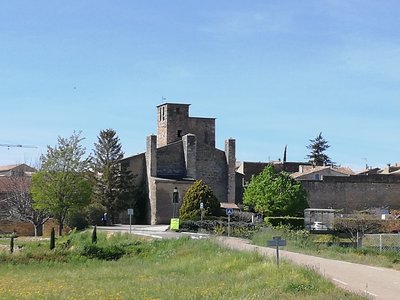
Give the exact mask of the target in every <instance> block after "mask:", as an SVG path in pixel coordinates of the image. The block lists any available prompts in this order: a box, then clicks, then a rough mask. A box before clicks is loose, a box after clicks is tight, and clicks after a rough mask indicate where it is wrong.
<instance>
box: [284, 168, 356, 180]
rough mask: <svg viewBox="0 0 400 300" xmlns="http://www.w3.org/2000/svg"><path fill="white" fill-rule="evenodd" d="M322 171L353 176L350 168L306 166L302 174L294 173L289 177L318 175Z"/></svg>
mask: <svg viewBox="0 0 400 300" xmlns="http://www.w3.org/2000/svg"><path fill="white" fill-rule="evenodd" d="M323 170H332V171H333V172H337V173H341V174H343V175H353V174H354V173H353V171H352V170H351V169H350V168H345V167H340V168H333V167H331V166H314V167H312V166H311V167H310V166H307V168H306V169H305V170H303V172H296V173H293V174H291V176H292V177H293V178H298V177H301V176H304V175H309V174H313V173H318V172H321V171H323Z"/></svg>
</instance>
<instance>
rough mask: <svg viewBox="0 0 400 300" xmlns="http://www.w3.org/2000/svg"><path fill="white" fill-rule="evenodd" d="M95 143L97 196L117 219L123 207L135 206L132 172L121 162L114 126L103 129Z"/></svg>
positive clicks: (113, 217)
mask: <svg viewBox="0 0 400 300" xmlns="http://www.w3.org/2000/svg"><path fill="white" fill-rule="evenodd" d="M94 146H95V149H94V171H95V178H96V184H95V193H94V195H95V200H97V201H98V202H100V203H101V204H103V205H104V206H105V207H106V209H107V212H108V214H109V215H110V218H111V222H112V223H115V221H117V219H118V214H119V213H120V212H121V211H122V210H123V209H125V208H128V207H133V206H134V192H135V186H134V184H133V175H132V173H131V172H130V171H129V170H128V169H127V167H126V166H125V164H121V162H120V160H121V159H122V158H123V156H124V153H123V152H122V149H121V143H120V141H119V138H118V136H117V133H116V132H115V130H113V129H106V130H101V131H100V134H99V136H98V142H97V143H95V144H94Z"/></svg>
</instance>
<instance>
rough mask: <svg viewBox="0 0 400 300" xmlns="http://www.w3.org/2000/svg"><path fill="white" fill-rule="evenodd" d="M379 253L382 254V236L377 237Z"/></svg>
mask: <svg viewBox="0 0 400 300" xmlns="http://www.w3.org/2000/svg"><path fill="white" fill-rule="evenodd" d="M379 253H382V234H380V235H379Z"/></svg>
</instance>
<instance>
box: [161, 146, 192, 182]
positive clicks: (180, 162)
mask: <svg viewBox="0 0 400 300" xmlns="http://www.w3.org/2000/svg"><path fill="white" fill-rule="evenodd" d="M157 177H164V178H179V177H180V178H182V177H186V165H185V157H184V152H183V145H182V141H179V142H175V143H173V144H169V145H168V146H165V147H161V148H158V149H157Z"/></svg>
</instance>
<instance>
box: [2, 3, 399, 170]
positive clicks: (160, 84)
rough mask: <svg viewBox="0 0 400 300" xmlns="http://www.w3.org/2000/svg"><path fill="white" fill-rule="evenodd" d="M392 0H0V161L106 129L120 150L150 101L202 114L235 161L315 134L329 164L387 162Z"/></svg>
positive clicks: (390, 156)
mask: <svg viewBox="0 0 400 300" xmlns="http://www.w3.org/2000/svg"><path fill="white" fill-rule="evenodd" d="M399 16H400V3H399V2H398V1H390V0H387V1H368V0H363V1H358V0H346V1H343V0H342V1H334V0H326V1H321V0H316V1H307V0H305V1H297V0H293V1H290V0H289V1H272V0H268V1H266V0H259V1H257V0H255V1H232V0H229V1H222V0H221V1H215V0H213V1H209V0H202V1H192V0H181V1H174V0H170V1H162V0H158V1H152V0H146V1H128V0H125V1H116V0H113V1H101V0H96V1H80V0H79V1H78V0H76V1H40V0H38V1H19V0H16V1H2V2H0V101H1V102H0V103H1V110H0V111H1V118H2V126H1V129H0V133H1V134H0V144H23V145H36V146H38V148H37V149H30V148H10V149H7V148H5V147H0V164H1V165H4V164H14V163H20V162H27V163H30V164H35V162H37V161H38V158H39V156H40V153H42V152H44V151H45V150H46V146H47V145H52V146H54V145H55V144H56V143H57V137H58V136H62V137H68V136H70V135H71V134H72V133H73V131H74V130H76V131H79V130H81V131H82V136H84V137H85V138H86V139H85V141H84V145H85V146H86V148H87V150H88V152H90V151H91V150H92V148H93V143H94V142H95V141H96V140H97V135H98V133H99V131H100V130H101V129H106V128H113V129H115V130H116V131H117V133H118V136H119V137H120V140H121V143H122V146H123V150H124V152H125V154H126V155H127V156H129V155H133V154H136V153H139V152H142V151H144V149H145V138H146V136H147V135H149V134H152V133H156V120H157V119H156V108H155V107H156V105H158V104H161V103H162V102H163V101H162V97H165V98H166V101H167V102H178V103H191V104H192V105H191V115H192V116H196V117H215V118H216V119H217V120H216V125H217V128H216V134H217V145H218V147H219V148H223V143H224V140H225V139H226V138H230V137H232V138H236V140H237V142H236V143H237V159H238V160H242V161H243V160H246V161H268V160H277V159H278V158H282V156H283V149H284V147H285V145H286V144H287V145H288V146H287V147H288V152H287V158H288V160H290V161H303V160H304V159H305V157H306V155H307V154H308V150H307V148H306V145H308V144H309V139H313V138H315V137H316V136H317V135H318V134H319V132H322V135H323V136H324V137H325V138H326V139H327V140H328V142H329V144H330V145H331V148H330V149H329V150H328V151H327V154H328V155H329V156H330V157H331V158H332V160H333V161H335V162H337V163H338V164H341V165H346V166H351V167H353V168H354V169H361V168H362V167H363V166H365V163H366V162H367V163H368V164H369V165H371V166H374V167H375V166H380V167H383V166H384V165H386V164H387V163H392V164H393V163H395V162H397V161H399V160H400V159H399V157H398V151H397V149H398V148H399V146H400V139H399V138H398V135H397V134H398V129H399V121H398V112H399V109H400V101H399V94H400V93H399V92H400V84H399V83H400V72H399V70H400V17H399Z"/></svg>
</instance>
